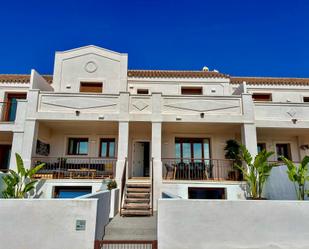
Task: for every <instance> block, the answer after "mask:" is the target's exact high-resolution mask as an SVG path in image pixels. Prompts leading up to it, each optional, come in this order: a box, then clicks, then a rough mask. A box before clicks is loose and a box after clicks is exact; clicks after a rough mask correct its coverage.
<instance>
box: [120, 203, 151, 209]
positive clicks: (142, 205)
mask: <svg viewBox="0 0 309 249" xmlns="http://www.w3.org/2000/svg"><path fill="white" fill-rule="evenodd" d="M123 208H124V209H130V210H136V209H138V210H148V209H150V205H149V204H146V203H127V204H124V205H123Z"/></svg>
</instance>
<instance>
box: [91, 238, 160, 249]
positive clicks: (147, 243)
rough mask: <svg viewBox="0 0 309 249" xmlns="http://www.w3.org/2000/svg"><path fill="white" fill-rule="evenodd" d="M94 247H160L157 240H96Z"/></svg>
mask: <svg viewBox="0 0 309 249" xmlns="http://www.w3.org/2000/svg"><path fill="white" fill-rule="evenodd" d="M94 249H158V243H157V240H96V241H95V243H94Z"/></svg>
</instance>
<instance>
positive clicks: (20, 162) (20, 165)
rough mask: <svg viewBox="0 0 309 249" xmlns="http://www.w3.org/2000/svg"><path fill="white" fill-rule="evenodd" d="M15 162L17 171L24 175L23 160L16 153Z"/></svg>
mask: <svg viewBox="0 0 309 249" xmlns="http://www.w3.org/2000/svg"><path fill="white" fill-rule="evenodd" d="M15 158H16V163H17V172H18V173H19V174H20V175H21V176H25V174H26V170H25V167H24V161H23V159H22V158H21V156H20V155H19V154H18V153H15Z"/></svg>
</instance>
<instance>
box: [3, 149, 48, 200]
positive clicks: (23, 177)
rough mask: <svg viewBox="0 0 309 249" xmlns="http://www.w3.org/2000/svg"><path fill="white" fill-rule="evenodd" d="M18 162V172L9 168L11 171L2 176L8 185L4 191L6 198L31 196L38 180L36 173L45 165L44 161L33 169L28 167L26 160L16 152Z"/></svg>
mask: <svg viewBox="0 0 309 249" xmlns="http://www.w3.org/2000/svg"><path fill="white" fill-rule="evenodd" d="M15 157H16V163H17V172H15V171H14V170H11V169H10V170H9V173H8V174H6V175H5V176H3V177H2V179H3V181H4V183H5V185H6V187H5V189H4V190H3V191H2V196H3V197H4V198H27V197H29V196H30V191H32V190H33V189H34V186H35V184H36V182H37V181H38V180H33V179H32V176H33V175H35V174H36V173H37V172H38V171H39V170H40V169H41V168H42V167H43V166H44V163H42V164H40V165H37V166H35V167H34V168H32V169H26V168H25V167H24V162H23V160H22V158H21V156H20V155H19V154H17V153H16V154H15Z"/></svg>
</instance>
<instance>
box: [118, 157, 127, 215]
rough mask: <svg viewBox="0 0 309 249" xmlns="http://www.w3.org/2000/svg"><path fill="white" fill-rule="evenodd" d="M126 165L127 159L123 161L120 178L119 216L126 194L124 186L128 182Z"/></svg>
mask: <svg viewBox="0 0 309 249" xmlns="http://www.w3.org/2000/svg"><path fill="white" fill-rule="evenodd" d="M127 167H128V163H127V158H126V159H125V162H124V167H123V172H122V177H121V193H120V194H121V198H120V216H121V215H122V209H123V205H124V195H125V192H126V184H127V180H128V173H129V172H128V169H127Z"/></svg>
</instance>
